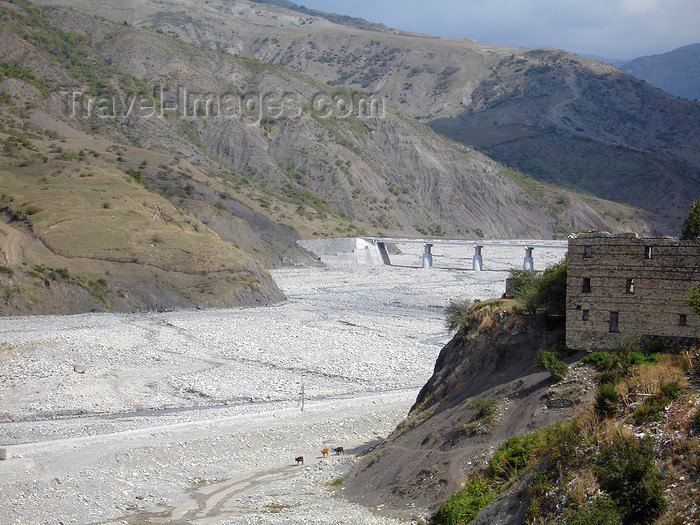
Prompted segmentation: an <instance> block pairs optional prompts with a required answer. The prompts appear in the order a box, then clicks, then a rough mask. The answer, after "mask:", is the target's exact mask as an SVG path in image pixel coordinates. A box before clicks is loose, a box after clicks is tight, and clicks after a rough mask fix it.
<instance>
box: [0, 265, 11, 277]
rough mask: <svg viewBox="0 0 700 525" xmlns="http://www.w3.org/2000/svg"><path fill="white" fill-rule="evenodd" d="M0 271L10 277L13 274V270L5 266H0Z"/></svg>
mask: <svg viewBox="0 0 700 525" xmlns="http://www.w3.org/2000/svg"><path fill="white" fill-rule="evenodd" d="M0 273H4V274H5V275H7V276H9V277H12V276H13V275H14V274H15V271H14V270H13V269H12V268H8V267H7V266H0Z"/></svg>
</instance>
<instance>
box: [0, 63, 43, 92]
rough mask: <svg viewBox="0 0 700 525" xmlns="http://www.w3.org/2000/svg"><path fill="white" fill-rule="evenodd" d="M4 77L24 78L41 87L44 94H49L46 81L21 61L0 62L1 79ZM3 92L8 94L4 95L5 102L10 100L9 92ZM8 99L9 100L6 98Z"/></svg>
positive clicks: (40, 89)
mask: <svg viewBox="0 0 700 525" xmlns="http://www.w3.org/2000/svg"><path fill="white" fill-rule="evenodd" d="M4 77H12V78H17V79H19V80H24V81H25V82H28V83H29V84H31V85H32V86H34V87H35V88H37V89H39V91H41V92H42V93H44V94H47V93H48V91H47V87H46V81H45V80H44V79H43V78H41V77H39V76H38V75H37V74H36V73H35V72H34V71H32V70H31V69H29V68H26V67H23V66H22V65H21V64H20V62H18V61H14V62H11V63H10V62H0V80H2V79H3V78H4ZM3 93H4V94H5V95H6V97H4V99H3V102H9V99H7V97H9V94H8V93H7V92H6V91H4V90H3ZM5 99H7V100H5Z"/></svg>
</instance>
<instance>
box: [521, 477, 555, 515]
mask: <svg viewBox="0 0 700 525" xmlns="http://www.w3.org/2000/svg"><path fill="white" fill-rule="evenodd" d="M551 489H552V482H551V481H550V479H549V475H548V474H547V473H546V472H536V473H535V474H533V475H532V478H531V479H530V487H529V488H528V490H527V495H528V498H529V500H530V502H529V504H528V506H527V515H528V516H529V517H530V519H534V518H536V517H537V516H539V515H540V514H541V511H542V506H543V504H544V503H545V501H546V500H547V493H548V492H549V491H550V490H551Z"/></svg>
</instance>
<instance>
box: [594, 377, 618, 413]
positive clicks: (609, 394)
mask: <svg viewBox="0 0 700 525" xmlns="http://www.w3.org/2000/svg"><path fill="white" fill-rule="evenodd" d="M619 402H620V395H619V394H618V393H617V389H616V388H615V383H601V384H599V385H598V386H597V389H596V394H595V412H596V414H598V415H599V416H600V417H603V418H606V417H613V416H614V415H616V414H617V405H618V403H619Z"/></svg>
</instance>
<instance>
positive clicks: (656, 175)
mask: <svg viewBox="0 0 700 525" xmlns="http://www.w3.org/2000/svg"><path fill="white" fill-rule="evenodd" d="M42 2H43V3H62V4H70V5H74V6H82V7H83V8H87V7H89V6H88V3H87V2H86V1H85V0H62V1H55V2H54V1H51V0H42ZM90 5H93V4H90ZM130 6H131V7H130V9H131V10H132V11H130V13H131V15H130V16H131V20H132V21H133V23H135V24H137V25H148V26H149V27H152V28H154V29H157V30H160V31H163V32H165V33H170V34H173V35H178V36H179V37H181V38H183V39H185V40H188V41H190V42H193V43H196V44H197V45H203V46H206V47H209V48H212V49H225V50H227V51H229V52H231V53H234V54H242V55H249V56H253V57H256V58H258V59H260V60H263V61H265V62H270V63H275V64H279V65H283V66H285V67H287V68H290V69H292V70H296V71H299V72H302V73H304V74H305V75H308V76H311V77H313V78H314V79H316V80H318V81H320V82H322V83H326V84H329V85H332V86H339V87H340V86H342V87H344V88H349V89H355V90H364V91H366V92H369V93H374V94H380V95H381V96H384V97H386V99H387V100H388V101H390V103H391V104H392V105H395V106H396V108H397V109H398V110H399V111H401V112H402V113H404V114H406V115H408V116H410V117H413V118H416V119H417V120H419V121H421V122H426V123H431V125H432V126H433V127H434V128H435V129H437V130H438V131H440V132H441V133H443V134H446V136H448V137H450V138H453V139H456V140H461V141H462V142H463V143H465V144H467V145H476V146H477V147H478V148H479V149H480V150H481V151H483V152H484V153H486V154H487V155H489V156H491V157H494V158H495V159H496V160H499V161H501V162H503V163H505V164H506V165H508V166H510V167H512V168H516V169H519V170H521V171H523V172H525V173H527V174H529V175H531V176H533V177H535V178H536V179H537V180H541V181H549V182H552V181H555V182H557V183H558V184H564V185H565V186H566V187H569V188H576V189H579V190H583V191H588V192H590V191H594V193H595V194H596V196H598V197H601V198H606V199H609V198H613V199H615V200H617V201H619V202H623V203H626V204H631V205H634V206H641V207H643V208H645V209H646V210H647V211H649V212H651V213H652V214H653V215H654V216H655V225H656V226H655V227H656V229H657V231H658V232H660V233H677V231H678V230H679V228H680V224H681V222H682V218H683V215H684V213H685V210H687V208H688V206H689V204H690V202H692V201H693V200H696V199H697V197H698V193H699V192H698V187H699V186H700V185H699V184H698V180H699V177H700V164H699V162H700V161H699V159H698V156H697V151H700V137H699V136H698V133H697V127H696V126H695V123H696V122H697V121H698V119H700V105H698V104H697V103H694V102H691V101H684V100H678V99H676V98H675V97H672V96H670V95H668V94H666V93H663V92H661V91H658V90H656V89H655V88H653V87H651V86H649V85H648V84H645V83H643V82H639V81H637V80H635V79H634V78H633V77H630V76H627V75H625V74H623V73H621V72H620V71H619V70H618V69H616V68H615V67H614V66H612V65H610V64H607V63H604V62H600V61H596V60H593V59H587V58H583V57H579V56H577V55H573V54H570V53H566V52H564V51H560V50H555V49H547V50H531V49H525V48H515V47H498V46H489V45H486V44H480V43H478V42H475V41H470V40H466V39H440V38H436V37H431V38H426V37H424V36H417V35H412V34H394V33H386V32H378V31H365V30H363V29H357V28H356V27H349V26H344V25H339V24H334V23H333V22H331V21H329V20H328V19H325V18H322V17H320V16H300V15H301V13H299V12H298V11H289V10H287V9H285V8H283V7H279V6H268V5H266V4H259V3H250V2H246V1H244V0H242V1H239V2H237V3H236V4H235V6H232V5H230V4H226V3H222V2H217V1H216V0H212V1H211V2H210V3H209V4H208V5H207V8H206V10H205V9H203V10H200V11H199V12H197V13H191V12H188V10H187V9H186V8H185V6H184V4H182V3H180V2H178V1H175V0H170V1H169V2H168V3H167V4H159V6H160V7H159V8H158V10H156V7H155V4H152V3H151V2H149V1H148V0H142V1H140V2H132V3H131V4H130ZM166 7H167V9H166ZM103 14H107V15H108V14H109V13H106V12H105V13H103ZM115 19H118V18H115ZM589 88H590V89H589ZM530 92H532V93H533V94H534V95H536V96H542V92H545V96H544V97H543V98H542V99H541V100H540V99H538V98H533V97H530V96H527V97H525V96H523V93H525V94H527V93H530ZM485 95H486V96H488V102H486V103H484V101H485V98H484V96H485ZM640 109H641V110H642V111H641V113H639V114H638V115H637V114H636V112H637V111H638V110H640ZM494 121H495V122H496V124H494ZM475 136H477V137H481V140H480V141H479V142H478V143H477V142H476V140H475V139H474V137H475ZM484 138H488V139H490V140H489V141H486V140H484ZM584 142H588V144H583V143H584ZM590 144H595V145H596V146H595V148H594V151H592V152H590V149H591V148H590ZM540 149H541V150H542V151H540ZM587 155H594V156H595V157H597V158H599V159H600V162H599V163H593V165H591V166H589V165H588V162H587V160H586V158H587ZM569 158H571V159H572V162H571V163H570V162H569V161H568V159H569ZM601 168H602V169H601ZM618 179H619V180H620V183H619V184H616V183H615V182H614V181H615V180H618ZM606 181H607V184H606ZM610 181H613V182H612V184H611V183H610ZM630 183H632V184H634V186H635V187H636V188H637V190H636V191H635V192H630V191H629V186H630ZM658 185H662V186H663V187H668V188H669V192H668V193H669V195H670V197H669V198H668V199H667V198H666V197H665V194H663V193H662V194H661V195H662V199H661V200H660V201H659V200H655V199H648V198H646V197H645V196H646V195H654V194H655V193H657V186H658ZM599 188H602V190H601V191H600V192H598V189H599Z"/></svg>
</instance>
